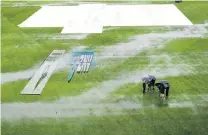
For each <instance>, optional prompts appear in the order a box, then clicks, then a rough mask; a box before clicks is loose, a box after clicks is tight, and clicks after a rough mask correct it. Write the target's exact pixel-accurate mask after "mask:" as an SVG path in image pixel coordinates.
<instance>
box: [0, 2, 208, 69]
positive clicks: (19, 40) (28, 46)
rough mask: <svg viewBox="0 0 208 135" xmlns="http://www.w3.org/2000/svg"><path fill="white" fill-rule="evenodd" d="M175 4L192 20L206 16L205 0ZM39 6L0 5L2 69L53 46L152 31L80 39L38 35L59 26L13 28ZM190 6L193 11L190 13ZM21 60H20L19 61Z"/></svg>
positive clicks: (33, 59) (108, 41) (30, 61)
mask: <svg viewBox="0 0 208 135" xmlns="http://www.w3.org/2000/svg"><path fill="white" fill-rule="evenodd" d="M177 7H179V9H180V10H181V11H182V12H183V13H184V14H185V15H186V16H187V17H188V18H189V19H190V20H191V21H192V22H193V23H203V21H204V20H207V19H208V16H207V10H206V7H208V2H183V3H181V4H177ZM39 8H40V7H35V6H33V7H21V8H19V7H3V8H2V67H1V69H2V72H13V71H18V70H24V69H28V68H30V67H32V66H34V65H35V64H36V63H37V62H40V61H43V60H44V58H45V57H47V56H48V54H49V53H50V52H51V50H54V49H66V50H70V48H71V46H72V45H80V44H81V45H86V46H89V47H92V48H95V47H97V46H102V45H112V44H115V43H118V42H126V41H127V40H128V38H129V37H130V36H133V35H136V34H143V33H149V32H151V31H152V30H153V29H152V28H148V29H146V28H144V27H137V28H134V27H124V28H119V29H115V30H109V31H105V32H104V33H103V34H91V35H89V36H88V37H87V38H86V39H84V40H81V41H74V40H53V39H50V38H40V37H41V36H42V35H47V34H49V33H54V34H58V33H60V31H61V28H55V29H54V28H52V29H51V28H50V29H49V28H44V29H42V28H41V29H34V28H19V27H17V25H18V24H20V23H21V22H22V21H24V20H25V19H26V18H28V17H29V16H30V15H31V14H33V13H34V12H35V11H37V10H38V9H39ZM193 8H194V9H195V10H194V12H191V11H192V9H193ZM155 29H156V30H155V31H161V30H160V28H155ZM153 31H154V30H153ZM163 31H164V30H163ZM165 31H166V30H165ZM94 39H96V40H94ZM66 44H67V45H66ZM8 52H9V53H8ZM23 59H24V61H22V60H23Z"/></svg>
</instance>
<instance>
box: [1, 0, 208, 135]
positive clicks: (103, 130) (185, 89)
mask: <svg viewBox="0 0 208 135" xmlns="http://www.w3.org/2000/svg"><path fill="white" fill-rule="evenodd" d="M176 5H177V6H178V7H179V8H180V9H181V10H182V12H183V13H185V15H186V16H187V17H188V18H189V19H191V21H192V22H193V23H203V22H204V21H205V20H208V17H207V10H206V7H207V6H208V2H183V3H180V4H176ZM38 8H39V7H28V8H26V9H24V8H22V7H21V8H11V7H10V8H5V7H4V8H2V10H3V11H2V72H11V71H18V70H24V69H27V68H30V67H32V66H33V65H34V64H36V63H37V62H40V61H42V60H43V59H44V58H45V57H47V56H48V54H49V53H50V52H51V51H52V50H53V49H66V50H68V51H70V49H71V47H72V46H74V45H87V46H89V47H90V48H92V49H97V50H98V51H99V47H100V46H107V45H112V44H115V43H117V42H126V41H127V39H128V37H129V36H132V35H135V34H142V33H148V32H151V30H152V29H145V28H142V27H139V28H138V27H137V28H135V29H134V28H132V27H124V28H119V29H117V30H110V31H105V32H104V33H103V34H100V35H94V34H92V35H89V36H88V37H87V38H86V39H84V40H80V41H77V40H52V39H50V38H46V39H45V38H44V35H49V36H51V35H52V34H51V33H53V34H59V33H60V31H61V29H60V28H55V29H32V28H28V29H25V28H18V27H17V24H19V23H21V22H22V21H23V20H25V19H26V18H27V17H28V16H30V15H31V14H32V13H33V12H35V11H36V10H37V9H38ZM193 9H194V10H193ZM156 29H157V28H156ZM40 37H41V38H40ZM95 39H96V40H95ZM15 47H16V48H15ZM207 47H208V46H207V39H200V38H196V39H179V40H173V41H171V42H170V43H168V45H166V46H165V47H164V48H162V49H160V50H153V51H150V50H149V51H144V52H142V53H141V54H138V55H137V57H133V58H129V59H127V60H125V61H124V62H122V63H120V64H118V65H112V66H110V67H107V68H104V69H100V68H97V69H95V70H93V71H92V72H89V73H88V74H86V75H84V76H81V75H77V74H76V75H75V77H74V78H73V80H72V82H70V83H67V74H68V71H67V70H66V71H61V72H58V73H55V74H54V75H53V76H52V77H51V78H50V81H49V82H48V84H47V85H46V87H45V88H44V91H43V93H42V95H41V96H22V95H20V94H19V93H20V91H21V90H22V89H23V88H24V86H25V85H26V84H27V82H28V80H22V81H16V82H12V83H7V84H3V85H2V94H1V96H2V103H6V102H32V101H45V100H47V101H51V100H55V99H58V98H60V97H64V96H74V95H79V94H80V93H82V92H84V91H86V90H88V89H90V88H92V87H95V86H96V85H97V84H98V83H101V82H103V81H104V80H110V79H114V78H115V77H116V76H118V74H120V73H125V72H128V71H134V70H139V69H144V68H145V67H146V66H148V65H149V63H150V59H149V58H148V56H149V55H158V54H168V55H170V57H171V58H172V59H173V60H174V63H175V64H180V63H183V62H184V63H186V64H189V65H191V66H193V67H194V68H195V69H197V70H198V71H197V72H195V74H193V75H187V76H178V77H166V78H161V79H167V80H168V81H169V82H170V83H171V89H170V97H171V96H172V99H177V100H176V101H177V103H179V104H180V103H183V100H182V99H181V95H182V94H188V95H193V96H194V95H198V94H207V86H208V85H207V82H208V80H207V79H208V76H207V73H202V72H204V71H206V70H207V65H206V64H208V63H207V62H208V60H207V57H206V56H207V55H206V53H207V52H208V48H207ZM8 52H9V53H8ZM175 56H178V57H175ZM138 58H143V59H138ZM200 62H201V63H200ZM196 63H198V66H196V65H195V64H196ZM159 64H164V61H163V60H159V61H157V62H156V64H155V66H158V65H159ZM124 65H125V66H124ZM153 68H154V67H153ZM141 92H142V91H141V84H140V83H136V84H134V83H131V84H127V85H124V86H122V87H121V88H120V89H118V90H116V91H115V93H113V95H114V96H115V97H116V96H119V95H124V98H125V99H133V97H134V96H135V95H136V96H138V97H139V98H138V99H137V101H135V102H139V103H142V104H143V105H144V106H145V105H152V104H153V105H156V108H154V109H151V108H148V107H147V108H142V109H134V110H123V112H125V113H126V114H127V115H118V116H100V117H99V116H91V117H79V118H63V119H61V118H60V119H53V118H51V119H44V118H41V119H23V120H17V121H14V120H12V122H9V121H4V120H3V121H2V125H1V128H2V135H28V134H30V135H33V134H34V135H39V134H40V135H41V134H44V135H57V134H72V135H80V134H84V135H111V134H112V135H126V134H128V135H137V134H139V135H163V134H166V135H208V130H207V129H208V119H207V118H208V117H207V111H208V108H207V106H206V104H204V106H203V107H202V106H195V107H196V109H197V112H198V114H193V110H192V108H187V107H182V108H169V107H165V106H163V104H158V102H157V100H156V96H157V95H156V94H154V95H150V94H149V95H147V96H146V97H142V96H141V95H142V94H141ZM175 97H177V98H175ZM195 98H196V97H195ZM195 98H194V97H193V103H195V102H196V101H195V100H194V99H195ZM157 99H158V98H157ZM172 99H171V98H170V101H171V100H172Z"/></svg>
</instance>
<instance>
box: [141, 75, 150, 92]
mask: <svg viewBox="0 0 208 135" xmlns="http://www.w3.org/2000/svg"><path fill="white" fill-rule="evenodd" d="M142 82H143V84H142V85H143V94H144V93H145V91H146V85H148V88H147V90H148V91H150V79H149V77H144V78H142Z"/></svg>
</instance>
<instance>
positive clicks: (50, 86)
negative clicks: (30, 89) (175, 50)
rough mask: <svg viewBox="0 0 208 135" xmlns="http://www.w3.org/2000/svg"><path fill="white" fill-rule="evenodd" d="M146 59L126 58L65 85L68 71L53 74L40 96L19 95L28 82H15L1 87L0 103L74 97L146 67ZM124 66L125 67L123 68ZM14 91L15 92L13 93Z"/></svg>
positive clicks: (75, 78)
mask: <svg viewBox="0 0 208 135" xmlns="http://www.w3.org/2000/svg"><path fill="white" fill-rule="evenodd" d="M148 63H149V62H148V58H147V57H145V56H143V57H142V59H138V57H132V58H128V59H127V60H126V61H124V62H122V63H120V64H118V65H114V66H110V67H107V68H97V69H94V70H92V71H91V72H89V73H88V74H84V75H83V74H75V76H74V77H73V80H72V81H71V82H70V83H67V75H68V71H62V72H58V73H54V75H53V76H52V77H51V78H50V80H49V82H48V83H47V85H46V87H45V88H44V91H43V92H42V94H41V96H39V95H35V96H28V95H20V92H21V91H22V89H23V88H24V87H25V85H26V84H27V83H28V81H29V80H22V81H16V82H11V83H6V84H3V85H2V95H1V99H2V102H3V103H5V102H15V101H17V102H32V101H40V100H42V101H50V100H56V99H59V98H60V97H65V96H75V95H79V94H81V93H82V92H84V91H86V90H89V89H90V88H92V87H95V86H96V85H97V84H99V83H101V82H103V81H106V80H110V79H115V77H116V76H118V75H120V73H121V72H122V73H126V72H127V71H130V70H136V69H143V68H145V67H146V66H147V65H148ZM123 65H126V66H123ZM14 89H15V91H14Z"/></svg>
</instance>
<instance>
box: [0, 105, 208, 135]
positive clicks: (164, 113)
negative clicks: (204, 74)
mask: <svg viewBox="0 0 208 135" xmlns="http://www.w3.org/2000/svg"><path fill="white" fill-rule="evenodd" d="M197 109H198V114H196V115H193V113H192V112H193V110H192V109H190V108H166V107H159V108H155V109H148V108H147V109H142V110H127V111H125V110H124V112H125V114H126V115H119V116H97V117H95V116H93V117H79V118H64V119H59V120H57V119H56V120H54V119H33V120H31V119H23V120H20V121H12V122H5V121H3V122H2V125H1V127H2V135H28V134H30V135H37V134H38V135H42V134H44V135H62V134H65V135H66V134H67V135H81V134H84V135H92V134H93V135H127V134H128V135H207V134H208V132H207V129H208V124H207V121H208V118H207V111H208V108H207V107H198V108H197Z"/></svg>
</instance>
